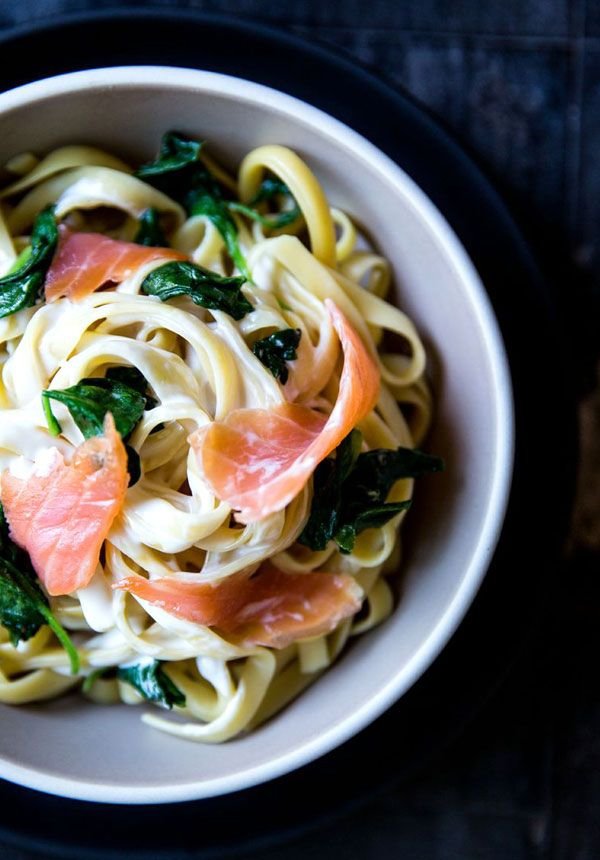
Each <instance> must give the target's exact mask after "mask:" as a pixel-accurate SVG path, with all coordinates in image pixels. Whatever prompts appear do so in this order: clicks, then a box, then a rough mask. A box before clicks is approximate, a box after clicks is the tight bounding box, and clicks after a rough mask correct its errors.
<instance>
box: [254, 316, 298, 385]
mask: <svg viewBox="0 0 600 860" xmlns="http://www.w3.org/2000/svg"><path fill="white" fill-rule="evenodd" d="M301 334H302V332H301V331H300V329H299V328H284V329H281V330H280V331H276V332H274V333H273V334H270V335H269V336H268V337H263V338H262V339H261V340H257V341H256V343H255V344H254V346H253V347H252V352H253V353H254V355H255V356H256V357H257V358H258V359H259V361H261V362H262V363H263V364H264V366H265V367H266V368H268V369H269V370H270V371H271V373H272V374H273V376H274V377H275V379H279V380H280V381H281V383H282V385H285V383H286V382H287V380H288V375H289V374H288V368H287V365H286V361H294V360H295V359H296V358H297V357H298V355H297V353H296V347H297V346H298V344H299V343H300V336H301Z"/></svg>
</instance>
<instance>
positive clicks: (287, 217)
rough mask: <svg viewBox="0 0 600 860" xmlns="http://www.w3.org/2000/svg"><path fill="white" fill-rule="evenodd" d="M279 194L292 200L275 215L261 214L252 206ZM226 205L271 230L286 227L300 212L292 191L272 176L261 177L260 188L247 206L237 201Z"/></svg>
mask: <svg viewBox="0 0 600 860" xmlns="http://www.w3.org/2000/svg"><path fill="white" fill-rule="evenodd" d="M281 196H284V197H289V198H290V199H291V200H292V201H293V206H291V207H290V208H289V209H282V210H281V212H279V213H278V214H277V215H270V216H268V215H261V213H260V212H259V211H258V210H257V209H256V208H254V207H255V206H256V204H257V203H262V202H263V201H266V200H272V199H273V198H274V197H281ZM227 205H228V206H229V209H231V210H232V211H233V212H240V213H241V214H242V215H245V216H246V217H247V218H251V219H252V220H253V221H258V223H259V224H262V225H263V227H268V228H270V229H271V230H276V229H278V228H279V227H287V225H288V224H293V223H294V221H296V219H297V218H299V217H300V215H301V214H302V212H301V210H300V207H299V206H298V204H297V203H296V201H295V200H294V198H293V197H292V193H291V191H290V189H289V188H288V187H287V185H286V184H285V182H282V181H281V180H280V179H277V178H276V177H272V176H268V177H267V178H266V179H263V181H262V183H261V185H260V188H259V189H258V191H257V193H256V194H255V195H254V197H253V198H252V200H251V201H250V205H249V206H246V205H245V204H244V203H237V202H231V203H228V204H227Z"/></svg>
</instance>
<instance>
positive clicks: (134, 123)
mask: <svg viewBox="0 0 600 860" xmlns="http://www.w3.org/2000/svg"><path fill="white" fill-rule="evenodd" d="M0 120H1V124H2V135H1V137H0V162H2V161H4V160H6V159H7V158H8V157H10V156H11V155H14V154H15V153H17V152H20V151H23V150H34V151H36V152H39V153H44V152H46V151H47V150H50V149H52V148H53V147H56V146H59V145H61V144H66V143H74V142H85V143H90V144H96V145H98V146H101V147H106V148H107V149H109V150H111V151H113V152H115V153H118V154H121V155H124V156H125V157H127V156H129V157H131V158H133V159H148V158H149V157H151V156H152V155H153V153H154V152H155V150H156V148H157V144H158V141H159V139H160V137H161V135H162V133H163V132H164V131H165V130H167V129H171V128H178V129H182V130H185V131H187V132H190V133H195V134H197V135H199V136H202V137H204V138H207V139H208V140H209V141H210V142H211V144H212V146H213V147H214V149H215V151H217V152H218V153H219V155H220V157H221V158H223V159H224V160H225V161H227V162H230V163H231V165H235V164H236V163H238V162H239V160H240V159H241V157H242V156H243V155H244V154H245V153H246V152H247V151H248V150H249V149H251V148H252V147H255V146H257V145H258V144H263V143H267V142H271V143H280V144H287V145H289V146H290V147H293V148H294V149H295V150H297V151H298V152H299V153H300V155H301V156H302V157H303V158H305V159H306V161H307V162H308V164H309V165H310V166H311V167H312V168H313V170H314V171H315V172H316V174H317V176H318V177H319V179H320V180H321V181H322V182H323V184H324V186H325V188H326V190H327V192H328V194H329V196H330V199H331V201H333V202H335V204H336V205H337V206H340V207H341V208H343V209H345V210H347V211H348V212H349V213H350V214H352V215H355V216H356V218H357V219H358V220H359V221H361V222H364V223H366V224H369V225H370V226H371V227H372V228H374V230H375V231H376V235H377V237H378V241H379V243H380V247H381V251H382V252H383V253H384V254H385V255H386V256H387V257H388V258H389V259H390V260H391V262H392V264H393V267H394V272H395V280H396V284H397V296H398V301H399V302H400V304H401V306H402V308H403V309H404V310H405V311H407V312H408V313H409V314H410V315H411V316H412V317H413V319H414V320H415V321H416V323H417V325H418V327H419V329H420V331H421V333H422V335H423V337H424V340H425V343H426V346H427V347H428V349H429V352H430V373H431V377H432V381H433V385H434V389H435V397H436V412H437V414H436V422H435V429H434V432H433V434H432V436H431V438H430V440H429V446H428V447H429V449H430V450H431V451H433V452H435V453H437V454H440V455H442V456H443V457H444V458H445V460H446V463H447V471H446V473H445V474H444V475H442V476H435V477H431V478H426V479H423V480H422V482H421V483H420V484H419V487H418V493H417V498H416V502H415V504H414V506H413V510H412V511H411V513H410V515H409V517H408V518H407V521H406V522H405V535H406V540H407V544H408V550H407V557H406V560H405V562H406V563H405V569H404V574H405V580H404V588H403V594H402V599H401V602H400V604H399V605H398V607H397V608H396V610H395V612H394V614H393V616H392V617H391V618H390V620H388V621H387V622H386V623H385V624H383V625H382V626H381V627H380V628H378V629H376V630H374V631H373V632H371V633H369V634H368V635H366V636H364V637H363V638H361V639H360V641H357V642H356V643H355V644H354V645H353V647H352V648H351V651H350V652H349V653H347V654H346V655H345V656H344V657H343V658H342V659H341V660H340V661H339V663H338V664H337V665H335V666H334V667H333V668H332V669H331V670H330V671H329V672H328V673H327V674H326V675H325V676H324V677H323V678H322V679H321V680H319V681H318V682H317V683H316V684H315V685H314V686H313V687H311V688H310V689H309V690H308V691H307V692H305V693H304V694H303V695H302V696H301V697H300V698H299V699H298V700H297V701H296V702H294V703H293V704H292V705H291V706H290V707H288V708H287V709H286V710H285V712H284V713H282V714H280V715H279V716H277V717H276V718H275V719H273V720H272V721H271V722H269V723H268V724H267V725H265V726H263V727H262V728H260V729H259V730H257V731H256V732H254V733H253V734H251V735H249V736H247V737H243V738H240V739H238V740H234V741H231V742H229V743H228V744H225V745H223V746H202V745H195V744H192V743H189V742H186V741H183V740H179V739H176V738H174V737H170V736H168V735H164V734H161V733H159V732H157V731H155V730H153V729H152V728H150V727H146V726H145V725H144V724H142V723H141V722H140V720H139V713H140V712H139V709H138V708H129V707H127V706H126V705H121V706H114V707H101V706H96V705H92V704H90V703H88V702H86V701H84V700H83V699H82V698H79V697H78V696H70V697H67V698H64V699H61V700H58V701H55V702H51V703H47V704H44V705H39V706H31V707H21V708H18V709H17V708H10V707H6V706H2V707H0V720H1V726H2V728H1V731H0V777H3V778H5V779H8V780H12V781H14V782H17V783H20V784H22V785H26V786H30V787H32V788H37V789H40V790H42V791H47V792H51V793H55V794H60V795H65V796H68V797H73V798H80V799H87V800H97V801H105V802H113V803H114V802H122V803H160V802H169V801H176V800H189V799H194V798H201V797H208V796H211V795H216V794H222V793H225V792H230V791H235V790H238V789H242V788H246V787H248V786H252V785H255V784H257V783H260V782H264V781H265V780H268V779H271V778H272V777H275V776H278V775H280V774H283V773H285V772H287V771H290V770H292V769H294V768H297V767H299V766H300V765H302V764H305V763H306V762H309V761H311V760H312V759H315V758H316V757H318V756H320V755H322V754H323V753H325V752H327V751H328V750H331V749H332V748H333V747H335V746H337V745H338V744H341V743H343V741H345V740H346V739H347V738H349V737H350V736H351V735H353V734H354V733H356V732H358V731H360V729H362V728H364V727H365V726H366V725H367V724H368V723H370V722H371V721H372V720H373V719H375V718H376V717H377V716H378V715H379V714H381V713H382V711H384V710H385V709H386V708H388V707H389V706H390V705H391V704H392V703H393V702H395V701H396V700H397V699H398V698H399V697H400V696H402V694H403V693H404V692H405V691H406V690H407V689H408V688H409V687H410V686H411V684H413V683H414V682H415V680H416V679H417V678H418V677H419V676H420V675H421V674H422V673H423V672H424V671H425V669H427V667H428V666H429V665H430V663H431V662H432V661H433V659H434V658H435V657H436V655H437V654H438V653H439V652H440V650H441V649H442V648H443V647H444V645H445V644H446V642H447V641H448V639H449V638H450V636H451V635H452V633H453V632H454V630H455V629H456V627H457V625H458V624H459V623H460V621H461V619H462V618H463V616H464V614H465V612H466V610H467V609H468V607H469V605H470V603H471V601H472V600H473V597H474V595H475V593H476V591H477V589H478V587H479V585H480V583H481V581H482V579H483V577H484V575H485V572H486V569H487V566H488V564H489V561H490V559H491V556H492V553H493V551H494V547H495V544H496V542H497V539H498V536H499V533H500V529H501V526H502V521H503V517H504V512H505V507H506V502H507V496H508V490H509V485H510V479H511V470H512V456H513V419H512V399H511V387H510V380H509V374H508V369H507V362H506V356H505V352H504V347H503V344H502V340H501V338H500V334H499V331H498V326H497V323H496V320H495V318H494V316H493V313H492V311H491V308H490V304H489V301H488V299H487V296H486V293H485V290H484V288H483V286H482V284H481V282H480V281H479V278H478V276H477V274H476V272H475V270H474V268H473V266H472V264H471V262H470V261H469V259H468V257H467V255H466V253H465V251H464V249H463V248H462V246H461V245H460V243H459V241H458V240H457V238H456V236H455V235H454V233H453V232H452V230H451V229H450V228H449V226H448V224H447V223H446V221H445V220H444V218H443V217H442V215H440V213H439V212H438V211H437V209H435V207H434V206H433V205H432V203H431V202H430V201H429V199H428V198H427V197H426V196H425V195H424V194H423V192H422V191H420V189H419V188H418V187H417V186H416V185H415V184H414V183H413V182H412V181H411V179H410V178H409V177H408V176H407V175H406V174H405V173H404V172H403V171H402V169H401V165H400V166H398V165H396V164H394V163H393V162H392V161H390V159H389V158H387V157H386V156H385V155H383V154H382V153H381V152H380V151H379V150H377V149H376V148H375V147H374V146H372V145H371V144H369V143H368V142H367V141H366V140H365V139H364V138H362V137H360V136H359V135H358V134H356V133H355V132H353V131H352V130H351V129H349V128H348V127H347V126H345V125H342V124H341V123H340V122H338V121H336V120H334V119H332V118H331V117H329V116H328V115H326V114H324V113H322V112H321V111H319V110H316V109H315V108H313V107H310V106H309V105H307V104H305V103H303V102H300V101H298V100H297V99H294V98H291V97H290V96H287V95H284V94H282V93H280V92H277V91H275V90H272V89H269V88H267V87H264V86H259V85H258V84H255V83H250V82H248V81H242V80H239V79H236V78H232V77H226V76H223V75H217V74H212V73H207V72H200V71H192V70H188V69H173V68H161V67H135V68H112V69H100V70H94V71H87V72H79V73H75V74H70V75H63V76H60V77H55V78H50V79H48V80H43V81H39V82H37V83H33V84H29V85H27V86H24V87H20V88H19V89H15V90H12V91H10V92H7V93H5V94H3V95H0Z"/></svg>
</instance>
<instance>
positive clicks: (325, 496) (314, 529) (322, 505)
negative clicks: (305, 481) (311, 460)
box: [298, 430, 362, 550]
mask: <svg viewBox="0 0 600 860" xmlns="http://www.w3.org/2000/svg"><path fill="white" fill-rule="evenodd" d="M361 444H362V434H361V433H360V432H359V431H358V430H353V431H352V432H351V433H349V434H348V436H346V438H345V439H344V440H343V441H342V442H341V443H340V444H339V445H338V447H337V449H336V452H335V459H332V458H331V457H330V458H328V459H327V460H323V461H322V462H321V463H319V465H318V466H317V468H316V469H315V473H314V478H313V500H312V507H311V511H310V516H309V518H308V522H307V523H306V525H305V526H304V529H303V531H302V534H301V535H300V537H299V538H298V540H299V542H300V543H302V544H304V545H305V546H308V547H310V549H315V550H323V549H325V548H326V547H327V544H328V542H329V541H330V540H331V539H332V538H333V536H334V534H336V532H337V530H338V527H339V519H340V509H341V506H342V486H343V483H344V481H345V480H346V478H347V477H348V475H349V473H350V471H351V470H352V467H353V466H354V463H355V462H356V458H357V457H358V455H359V451H360V446H361Z"/></svg>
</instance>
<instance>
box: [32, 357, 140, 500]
mask: <svg viewBox="0 0 600 860" xmlns="http://www.w3.org/2000/svg"><path fill="white" fill-rule="evenodd" d="M147 389H148V383H147V381H146V379H145V377H144V375H143V374H142V373H140V371H139V370H137V368H135V367H113V368H111V369H110V370H109V371H108V372H107V374H106V376H105V377H104V378H98V379H95V378H94V379H82V380H81V382H80V383H78V384H77V385H73V386H72V387H71V388H64V389H62V390H61V389H48V390H47V391H42V404H43V407H44V414H45V415H46V421H47V422H48V429H49V430H50V432H51V433H52V435H53V436H58V434H59V433H60V432H61V428H60V424H59V423H58V421H57V420H56V418H55V417H54V414H53V412H52V407H51V405H50V400H58V401H59V402H60V403H64V404H65V406H66V407H67V409H68V410H69V412H70V413H71V415H72V417H73V420H74V421H75V423H76V424H77V426H78V427H79V429H80V430H81V432H82V433H83V435H84V437H85V438H86V439H89V438H91V437H92V436H100V435H101V434H102V433H103V432H104V418H105V417H106V413H107V412H111V413H112V416H113V418H114V420H115V427H116V429H117V430H118V432H119V433H120V434H121V437H122V439H123V442H125V443H126V442H127V438H128V437H129V436H130V435H131V433H132V432H133V429H134V427H135V425H136V424H137V423H138V421H139V420H140V418H141V417H142V414H143V412H144V410H145V409H153V408H154V407H155V406H156V400H155V399H154V397H152V396H151V395H149V394H148V393H147ZM125 451H126V453H127V472H128V473H129V486H130V487H132V486H133V485H134V484H136V483H137V482H138V481H139V479H140V477H141V474H142V469H141V464H140V455H139V454H138V452H137V451H136V450H135V448H132V447H131V445H127V444H125Z"/></svg>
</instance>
